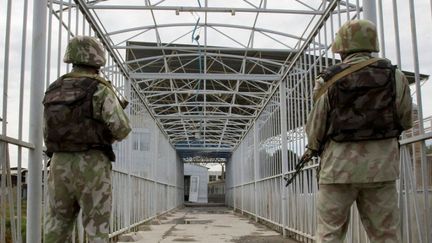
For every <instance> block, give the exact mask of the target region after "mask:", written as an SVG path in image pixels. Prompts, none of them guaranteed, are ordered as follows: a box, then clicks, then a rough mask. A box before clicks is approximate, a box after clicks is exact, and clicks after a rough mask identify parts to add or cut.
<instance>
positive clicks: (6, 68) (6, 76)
mask: <svg viewBox="0 0 432 243" xmlns="http://www.w3.org/2000/svg"><path fill="white" fill-rule="evenodd" d="M6 8H7V10H6V30H5V44H4V49H5V51H4V58H3V60H4V63H3V111H2V112H3V114H2V119H3V121H2V135H6V133H7V131H6V129H7V122H8V116H7V115H8V114H7V106H8V85H9V80H8V79H9V49H10V38H11V37H10V35H11V31H10V29H11V18H12V0H8V2H7V7H6Z"/></svg>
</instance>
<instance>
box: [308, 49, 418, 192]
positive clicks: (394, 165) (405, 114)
mask: <svg viewBox="0 0 432 243" xmlns="http://www.w3.org/2000/svg"><path fill="white" fill-rule="evenodd" d="M369 58H371V57H370V55H369V54H367V53H355V54H351V55H349V56H348V57H347V58H346V59H345V60H344V61H343V62H344V63H349V64H355V63H358V62H361V61H364V60H367V59H369ZM395 79H396V113H397V117H398V119H399V123H400V125H401V126H402V128H403V129H408V128H410V127H411V126H412V120H411V119H412V118H411V110H412V100H411V95H410V89H409V86H408V81H407V80H406V78H405V76H404V75H403V73H402V72H401V71H400V70H396V73H395ZM321 83H322V82H321V81H320V80H319V79H318V80H316V84H315V85H316V86H319V85H321ZM317 89H319V87H315V88H314V90H317ZM329 113H330V103H329V97H328V93H327V92H325V93H324V95H322V96H321V97H320V98H319V99H318V100H317V101H316V103H315V104H314V107H313V108H312V111H311V112H310V114H309V117H308V121H307V124H306V133H307V138H308V147H309V148H310V149H313V150H319V149H320V148H322V149H323V152H322V153H321V171H320V176H319V181H320V184H332V183H370V182H380V181H392V180H395V179H397V178H398V176H399V144H398V140H397V138H389V139H381V140H366V141H358V142H335V141H333V140H331V139H329V140H326V141H324V140H325V139H326V135H327V133H328V131H327V129H328V128H327V123H328V119H329Z"/></svg>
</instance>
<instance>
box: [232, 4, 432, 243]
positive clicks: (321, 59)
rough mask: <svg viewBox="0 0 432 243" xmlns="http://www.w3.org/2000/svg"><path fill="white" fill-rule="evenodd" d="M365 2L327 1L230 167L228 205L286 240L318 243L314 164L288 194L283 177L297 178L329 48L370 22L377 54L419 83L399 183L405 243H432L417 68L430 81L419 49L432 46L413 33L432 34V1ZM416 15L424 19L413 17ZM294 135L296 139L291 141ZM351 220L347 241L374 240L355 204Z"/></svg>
mask: <svg viewBox="0 0 432 243" xmlns="http://www.w3.org/2000/svg"><path fill="white" fill-rule="evenodd" d="M360 2H361V1H328V3H327V5H326V10H329V11H327V14H324V15H323V16H322V17H321V19H320V20H318V21H317V22H315V24H316V26H317V28H316V29H315V31H314V32H313V33H311V35H310V36H309V37H308V38H307V41H306V42H299V47H300V48H299V49H300V50H301V52H299V53H297V55H296V56H295V57H294V58H293V62H292V64H291V66H290V67H289V69H288V70H287V74H286V76H285V78H284V79H283V80H282V82H281V84H280V86H279V89H278V90H277V91H276V92H275V93H274V96H273V98H272V99H271V100H270V101H269V102H268V104H267V106H266V107H265V109H264V111H263V112H262V113H261V114H260V116H259V118H258V119H257V120H256V121H255V123H254V126H253V128H252V129H251V130H250V131H249V133H248V134H247V135H246V136H245V138H244V140H243V141H242V143H241V144H240V145H239V146H238V147H237V149H236V151H235V152H234V154H233V156H232V158H231V160H230V161H229V162H228V164H227V179H226V183H227V185H226V188H227V191H226V194H227V197H226V203H227V204H228V205H229V206H231V207H233V208H235V209H236V210H239V211H241V212H244V213H248V214H251V215H252V216H254V217H255V219H256V220H257V221H258V220H263V221H266V222H269V223H271V224H273V225H275V226H277V227H279V228H280V229H281V232H283V234H284V235H290V236H292V237H294V238H295V239H297V240H300V241H302V242H314V241H315V234H316V224H317V221H316V192H317V190H318V187H317V183H316V180H315V177H316V169H315V168H316V166H317V161H315V162H313V163H312V162H311V163H310V164H309V165H307V166H306V167H305V168H304V169H303V171H302V172H301V173H300V174H299V176H298V178H297V179H296V181H295V182H294V183H293V184H291V185H290V186H289V187H287V188H285V186H284V184H283V180H282V177H283V175H286V174H291V173H293V172H294V166H295V164H296V163H297V162H298V159H299V157H300V156H301V154H302V153H303V151H304V148H305V145H306V144H307V140H306V138H305V134H304V131H303V130H302V127H303V126H304V124H305V123H306V117H307V114H308V113H309V111H310V110H311V106H312V99H311V93H312V88H313V80H314V77H315V76H316V75H317V74H318V73H319V72H320V71H322V70H323V69H324V68H325V67H327V66H329V65H332V64H335V62H336V57H335V55H334V54H333V53H331V51H330V50H329V47H330V44H331V43H332V41H333V38H334V36H335V32H336V31H337V30H338V29H339V27H340V26H341V25H342V24H343V23H344V22H345V21H346V20H348V19H353V18H367V19H370V20H372V21H374V22H376V23H377V26H378V31H379V38H380V43H381V46H380V48H381V52H380V53H379V56H380V57H387V58H389V59H391V60H393V62H395V63H396V64H397V65H398V66H399V68H401V69H402V70H403V71H408V72H407V75H408V76H410V81H411V82H414V83H413V84H412V85H411V91H412V96H413V100H414V103H415V104H416V107H417V109H416V111H417V112H416V115H415V117H416V118H417V121H416V122H415V123H414V128H413V129H412V130H410V131H407V132H406V133H405V137H404V139H402V140H401V165H400V169H401V175H400V180H398V190H399V206H400V212H401V216H402V217H401V218H402V225H401V232H402V236H403V242H424V243H426V242H431V240H432V234H431V233H432V232H431V231H432V230H431V229H432V199H431V197H432V181H431V180H432V158H431V155H430V154H429V155H426V153H425V151H426V148H427V147H426V145H429V147H428V148H429V149H430V147H431V141H432V133H431V128H432V126H431V117H428V118H423V114H426V113H427V116H430V115H431V110H430V108H429V107H428V106H423V105H422V104H423V102H425V101H426V102H428V103H430V99H429V100H428V99H423V100H422V91H423V93H424V92H427V90H428V89H430V88H429V87H428V85H423V84H424V82H425V78H427V77H428V76H423V75H420V70H421V71H422V74H426V75H430V73H431V72H432V70H431V69H430V67H429V66H428V63H429V62H430V57H429V55H427V54H423V53H422V52H418V49H420V48H422V49H420V50H423V51H425V50H427V49H428V48H427V46H428V44H427V43H428V41H429V40H428V39H427V37H426V36H424V35H418V33H417V32H416V29H420V28H421V29H423V31H425V29H426V28H429V29H428V31H430V26H431V20H432V19H431V17H430V12H429V11H428V10H430V8H431V3H430V2H427V1H416V4H415V5H414V1H412V0H410V1H396V0H394V1H362V3H363V4H360ZM347 6H349V7H347ZM426 9H427V10H426ZM324 12H325V11H324ZM416 12H418V13H421V14H420V15H416V14H415V13H416ZM426 23H427V24H426ZM426 26H427V27H426ZM401 33H410V34H409V35H402V34H401ZM419 33H420V32H419ZM291 70H292V71H291ZM298 70H304V72H298ZM425 90H426V91H425ZM275 104H276V105H275ZM429 106H430V105H429ZM428 109H429V110H428ZM419 121H421V122H419ZM292 134H295V139H293V138H291V137H288V136H293V135H292ZM267 147H268V149H266V148H267ZM252 151H255V152H252ZM429 153H430V152H429ZM244 168H254V171H253V173H249V174H245V173H244ZM251 191H252V192H253V193H251ZM246 202H247V203H246ZM250 204H252V206H251V205H250ZM351 214H352V217H351V222H350V226H349V230H348V234H347V238H346V242H349V243H351V242H362V243H363V242H369V241H368V239H367V235H366V233H365V231H364V229H363V227H362V224H361V221H360V219H359V215H358V213H357V210H355V206H353V208H352V211H351ZM282 229H284V230H282Z"/></svg>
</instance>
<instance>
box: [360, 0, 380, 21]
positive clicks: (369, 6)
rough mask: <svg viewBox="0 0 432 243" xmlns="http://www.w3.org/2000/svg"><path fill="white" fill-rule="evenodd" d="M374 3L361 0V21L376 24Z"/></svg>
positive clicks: (368, 0)
mask: <svg viewBox="0 0 432 243" xmlns="http://www.w3.org/2000/svg"><path fill="white" fill-rule="evenodd" d="M376 9H377V7H376V1H370V0H363V19H367V20H370V21H371V22H372V23H375V24H376V23H377V14H376Z"/></svg>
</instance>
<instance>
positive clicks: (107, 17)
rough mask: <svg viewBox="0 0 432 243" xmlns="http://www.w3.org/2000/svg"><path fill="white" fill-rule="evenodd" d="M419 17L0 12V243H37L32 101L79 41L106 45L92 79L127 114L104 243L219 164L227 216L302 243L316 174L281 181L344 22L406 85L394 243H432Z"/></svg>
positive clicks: (425, 62)
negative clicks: (363, 31)
mask: <svg viewBox="0 0 432 243" xmlns="http://www.w3.org/2000/svg"><path fill="white" fill-rule="evenodd" d="M431 15H432V2H431V1H428V0H416V1H414V0H406V1H397V0H389V1H381V0H378V1H367V0H363V1H360V0H350V1H348V0H346V1H340V0H277V1H276V0H230V1H215V0H129V1H124V0H123V1H122V0H40V1H29V0H15V1H12V0H0V52H1V58H0V59H1V60H0V82H1V83H0V90H1V94H2V97H1V99H0V100H1V101H0V102H1V103H0V104H1V106H0V107H1V113H0V124H1V133H0V162H1V163H0V166H1V167H0V175H1V177H0V178H1V184H0V185H1V191H0V193H1V194H0V215H1V217H0V229H1V230H0V242H14V243H15V242H25V241H26V242H29V243H33V242H42V241H43V239H42V238H43V234H42V233H43V230H44V229H43V224H42V222H43V218H44V217H45V213H46V206H45V204H44V198H45V195H46V188H47V187H46V186H44V184H45V179H46V178H47V174H48V172H49V169H47V166H46V165H47V160H46V157H44V153H43V149H44V145H43V142H42V141H43V138H42V113H43V107H42V104H41V101H42V97H43V94H44V90H45V89H46V87H47V86H48V85H49V83H51V82H52V81H54V80H55V79H56V78H57V77H58V76H60V75H62V74H64V73H66V72H68V71H69V70H70V69H71V66H70V65H67V64H64V63H63V62H62V57H63V55H64V50H65V48H66V45H67V43H68V40H70V39H71V38H72V37H74V36H77V35H90V36H97V37H98V38H99V39H100V40H101V41H102V43H103V44H104V46H105V48H106V49H107V53H108V62H107V65H106V66H104V67H103V68H102V75H103V76H104V77H106V78H107V79H109V80H111V82H112V84H113V85H114V86H115V88H116V91H117V92H118V93H119V94H121V95H123V96H125V97H127V99H128V100H129V101H130V105H129V106H128V107H127V113H128V114H129V116H130V120H131V125H132V127H133V132H132V133H131V134H130V135H129V136H128V138H127V139H126V140H124V141H123V142H121V143H117V144H115V145H114V149H115V153H116V155H117V158H118V159H117V161H116V162H115V163H113V180H112V184H113V206H112V217H111V222H110V237H111V239H112V241H113V242H115V241H116V239H118V237H119V236H120V235H122V234H124V233H127V232H132V231H134V230H136V229H137V227H139V226H141V225H142V224H145V223H147V222H149V221H151V220H154V219H157V218H158V217H159V216H161V215H164V214H165V213H169V212H171V211H172V210H175V209H177V208H179V207H181V206H182V205H183V203H184V187H185V185H184V170H183V168H184V163H186V162H187V163H206V162H215V161H217V162H224V163H225V164H226V180H225V189H226V194H225V205H226V206H228V207H229V208H231V209H233V210H235V211H236V212H241V213H242V214H244V215H249V216H250V217H251V218H252V219H253V220H255V221H256V222H260V223H263V224H266V225H271V226H272V227H273V228H274V229H276V230H277V231H279V232H280V234H281V235H282V236H289V237H291V238H293V239H295V240H298V241H300V242H314V241H315V233H316V209H315V208H316V192H317V190H318V188H317V184H316V180H315V174H316V167H317V163H318V161H314V162H311V163H309V164H308V165H307V166H306V167H305V168H304V170H302V172H301V173H300V175H299V177H298V179H297V180H296V181H295V183H293V184H291V185H290V186H289V187H285V186H284V180H283V177H284V176H285V175H288V174H291V173H293V172H294V167H295V164H296V162H297V160H298V158H299V156H300V155H301V154H302V153H303V151H304V149H305V146H306V144H307V139H306V138H305V133H304V130H303V128H304V124H305V122H306V118H307V114H308V113H309V111H310V110H311V106H312V99H311V93H312V88H313V84H314V77H315V76H316V75H317V74H318V73H319V72H320V71H322V70H323V69H324V68H326V67H327V66H329V65H332V64H335V63H337V62H339V61H340V59H339V57H338V56H335V55H334V54H333V53H332V52H331V51H330V46H331V43H332V41H333V39H334V36H335V33H336V31H337V30H338V28H339V27H340V26H341V25H342V24H343V23H344V22H345V21H347V20H349V19H356V18H364V19H369V20H371V21H373V22H375V23H376V24H377V27H378V31H379V39H380V49H381V51H380V53H378V56H379V57H386V58H389V59H391V60H392V62H393V63H394V64H396V65H398V67H399V68H400V69H401V70H403V72H404V73H405V74H406V76H407V77H408V79H409V82H410V88H411V95H412V97H413V101H414V103H415V107H414V108H415V109H414V110H415V112H414V118H415V119H414V120H415V124H414V127H413V129H411V130H410V131H407V132H405V133H404V134H403V138H402V139H401V141H400V144H401V162H400V170H401V176H400V180H398V182H397V186H398V192H399V199H398V203H399V206H400V214H401V218H402V224H401V232H402V235H403V242H416V243H417V242H423V243H428V242H432V130H431V128H432V119H431V118H430V117H431V115H432V99H431V98H430V97H429V95H430V94H431V92H432V85H431V84H430V82H429V81H428V79H429V75H430V74H431V73H432V57H431V55H430V39H431V38H432V34H431V33H432V18H431ZM354 207H355V206H354ZM351 221H352V222H351V223H350V226H349V230H348V236H347V239H346V242H348V243H351V242H358V243H360V242H361V243H363V242H368V240H367V237H366V233H365V232H364V229H363V228H362V226H361V223H360V219H359V217H358V215H357V213H356V210H353V211H352V217H351ZM77 225H78V226H77V229H76V232H77V233H76V241H75V242H82V241H83V239H85V236H84V234H83V232H82V229H80V227H79V223H78V224H77Z"/></svg>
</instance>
